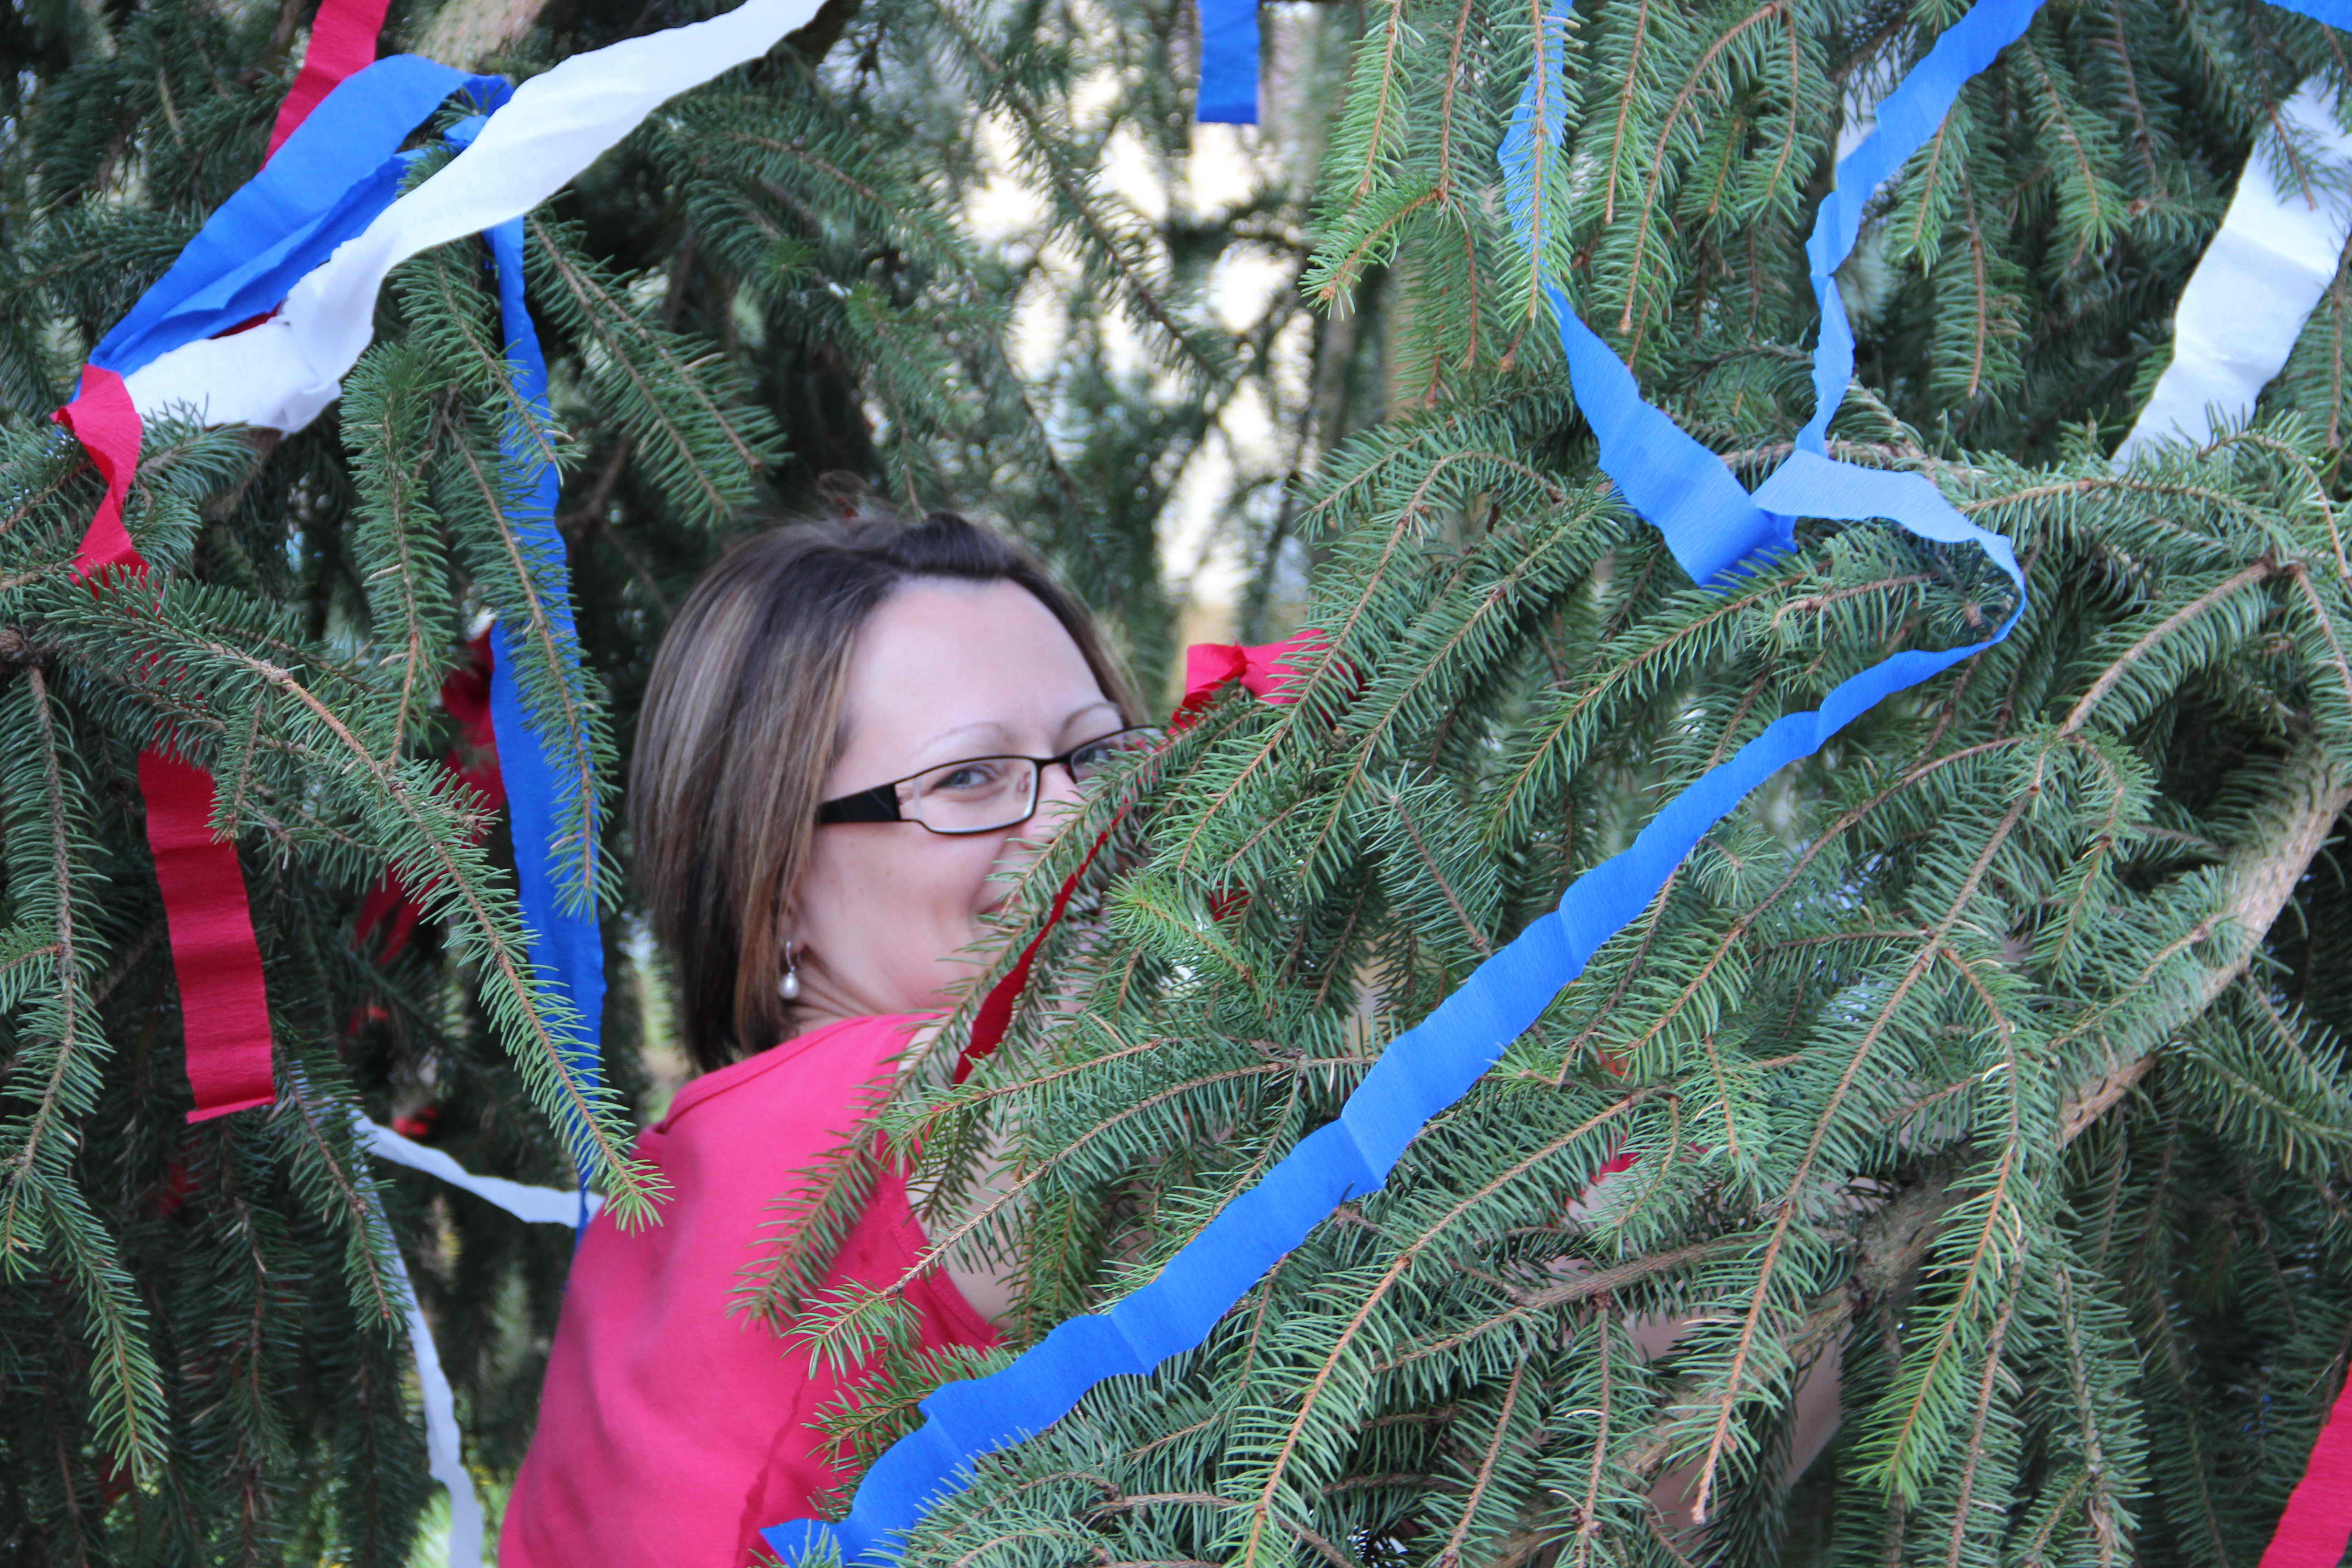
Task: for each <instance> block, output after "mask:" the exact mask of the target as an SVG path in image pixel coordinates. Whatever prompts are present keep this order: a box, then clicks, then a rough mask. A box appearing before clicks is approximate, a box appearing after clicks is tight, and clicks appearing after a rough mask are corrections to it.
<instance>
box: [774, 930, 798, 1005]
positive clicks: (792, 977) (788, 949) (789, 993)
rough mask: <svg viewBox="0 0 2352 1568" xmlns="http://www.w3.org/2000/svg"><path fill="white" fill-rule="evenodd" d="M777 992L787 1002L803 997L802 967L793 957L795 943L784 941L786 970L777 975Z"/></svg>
mask: <svg viewBox="0 0 2352 1568" xmlns="http://www.w3.org/2000/svg"><path fill="white" fill-rule="evenodd" d="M776 994H777V995H779V996H781V997H782V998H783V999H784V1000H785V1001H787V1002H797V1001H799V1000H800V999H801V967H800V965H799V964H798V963H795V962H793V944H792V943H791V942H786V943H784V972H783V973H782V974H779V975H778V976H776Z"/></svg>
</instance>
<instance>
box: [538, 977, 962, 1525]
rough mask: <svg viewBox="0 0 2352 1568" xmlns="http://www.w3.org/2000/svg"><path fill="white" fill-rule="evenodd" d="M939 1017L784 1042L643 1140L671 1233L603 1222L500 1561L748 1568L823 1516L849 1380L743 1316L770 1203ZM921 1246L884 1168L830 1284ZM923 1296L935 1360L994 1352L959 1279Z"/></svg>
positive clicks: (551, 1366) (689, 1101)
mask: <svg viewBox="0 0 2352 1568" xmlns="http://www.w3.org/2000/svg"><path fill="white" fill-rule="evenodd" d="M921 1021H922V1020H920V1019H919V1018H914V1017H904V1016H902V1017H879V1018H853V1019H849V1020H847V1021H846V1022H844V1023H839V1024H834V1025H829V1026H826V1027H824V1028H822V1029H818V1030H815V1031H814V1032H813V1033H810V1034H807V1035H803V1036H801V1037H799V1038H797V1039H792V1040H787V1041H785V1042H784V1043H783V1044H782V1045H781V1046H777V1047H774V1048H773V1049H772V1050H766V1051H762V1052H761V1053H760V1054H759V1055H758V1056H756V1057H752V1058H750V1059H748V1060H745V1061H740V1062H736V1063H734V1064H733V1065H732V1066H730V1067H726V1068H720V1069H719V1071H717V1072H714V1073H711V1074H709V1075H708V1076H706V1077H703V1078H699V1079H695V1080H694V1081H693V1082H691V1083H688V1085H687V1086H686V1087H685V1088H684V1089H680V1090H679V1091H678V1095H677V1101H676V1102H675V1103H674V1104H673V1105H672V1106H671V1108H670V1112H669V1114H668V1115H667V1117H665V1118H663V1119H662V1120H661V1121H659V1122H658V1123H656V1125H654V1126H652V1127H649V1128H647V1129H646V1131H644V1132H643V1133H642V1134H641V1135H639V1137H638V1140H637V1152H638V1153H639V1154H640V1155H641V1156H643V1157H644V1158H645V1159H646V1160H648V1161H650V1162H652V1163H654V1164H655V1165H656V1166H658V1167H660V1169H661V1173H662V1174H663V1175H664V1176H665V1177H666V1178H667V1180H668V1182H669V1184H670V1197H669V1199H668V1201H667V1202H666V1203H664V1204H663V1205H661V1209H660V1214H661V1219H660V1222H659V1223H658V1224H655V1225H646V1226H638V1227H637V1228H636V1229H635V1230H634V1231H630V1232H626V1233H625V1232H623V1231H622V1230H620V1229H619V1228H618V1227H617V1226H614V1223H613V1221H612V1219H611V1218H610V1216H609V1215H606V1214H602V1213H600V1214H599V1215H597V1216H596V1218H595V1219H594V1221H593V1222H592V1223H591V1224H590V1226H589V1227H588V1234H587V1236H586V1237H585V1238H584V1239H583V1241H582V1243H581V1246H580V1251H579V1255H578V1257H577V1258H575V1259H574V1260H573V1262H572V1279H571V1283H570V1285H569V1286H568V1287H567V1288H566V1289H565V1292H564V1299H563V1312H562V1318H561V1319H560V1320H559V1321H558V1322H557V1324H556V1330H555V1345H554V1349H553V1351H552V1352H551V1354H550V1355H549V1358H548V1363H547V1384H546V1386H545V1388H544V1389H543V1390H542V1391H541V1394H540V1405H539V1426H538V1430H537V1432H536V1434H535V1435H534V1436H533V1437H532V1439H531V1445H530V1453H529V1454H528V1455H526V1456H525V1458H524V1459H523V1463H522V1471H521V1473H520V1475H518V1476H517V1477H516V1478H515V1486H514V1491H513V1494H512V1495H511V1496H510V1497H509V1500H508V1502H507V1511H506V1521H505V1525H504V1528H503V1529H502V1531H501V1532H500V1535H499V1568H586V1565H588V1564H594V1565H595V1568H656V1565H658V1568H743V1564H745V1563H749V1562H751V1552H752V1549H753V1547H754V1546H755V1545H756V1544H758V1531H759V1530H760V1528H761V1526H762V1525H770V1524H775V1523H777V1522H779V1521H782V1520H785V1519H789V1518H793V1517H794V1516H799V1517H803V1518H805V1517H806V1516H807V1513H808V1505H809V1500H810V1498H811V1497H812V1496H813V1495H814V1494H815V1493H817V1492H820V1491H822V1490H824V1489H826V1488H828V1487H831V1486H833V1485H834V1484H835V1480H836V1479H837V1477H838V1473H839V1472H838V1469H837V1467H836V1465H835V1457H836V1456H835V1454H834V1453H832V1452H831V1451H830V1449H829V1446H828V1445H827V1444H825V1442H824V1439H823V1437H822V1436H821V1435H820V1434H819V1433H817V1432H816V1431H815V1429H814V1426H813V1425H812V1423H813V1421H814V1416H815V1415H816V1413H817V1411H818V1410H820V1409H821V1408H823V1407H824V1405H827V1404H829V1403H832V1402H833V1401H835V1399H837V1398H838V1397H839V1395H840V1393H841V1387H842V1382H843V1380H842V1379H839V1378H836V1377H835V1376H834V1375H833V1374H832V1373H830V1372H829V1371H827V1370H825V1369H824V1368H821V1367H820V1368H817V1369H814V1370H812V1369H811V1367H810V1365H809V1360H810V1357H809V1352H808V1351H807V1350H806V1349H805V1348H803V1347H801V1346H798V1345H794V1344H788V1343H786V1342H783V1341H782V1339H780V1338H779V1337H778V1336H777V1335H776V1333H775V1332H774V1331H772V1330H771V1329H769V1328H767V1327H765V1326H763V1325H762V1324H761V1323H759V1322H757V1321H753V1320H751V1319H750V1318H748V1317H745V1316H741V1315H738V1314H735V1313H730V1311H729V1310H728V1304H729V1302H730V1300H731V1298H732V1297H733V1295H734V1292H735V1289H736V1287H737V1286H738V1284H739V1283H740V1279H739V1278H738V1271H739V1270H740V1269H742V1268H744V1267H745V1266H747V1265H749V1264H751V1263H752V1262H754V1261H755V1260H756V1259H757V1258H760V1257H762V1256H764V1255H765V1253H764V1247H765V1246H766V1245H772V1240H773V1236H774V1233H773V1231H772V1230H771V1229H769V1228H767V1227H766V1222H767V1221H768V1220H769V1217H770V1215H769V1205H771V1204H772V1203H773V1202H774V1201H775V1200H776V1199H777V1198H780V1197H782V1196H784V1195H785V1194H789V1193H792V1192H793V1191H795V1190H797V1189H798V1188H799V1187H800V1186H801V1185H802V1182H803V1178H802V1177H801V1176H800V1174H799V1173H800V1172H802V1171H803V1170H805V1169H807V1168H808V1167H810V1166H812V1165H814V1164H816V1163H818V1162H819V1161H820V1160H822V1159H823V1158H824V1155H825V1154H826V1153H827V1152H829V1151H831V1150H833V1149H835V1148H837V1147H839V1146H840V1143H841V1134H842V1133H843V1132H845V1131H847V1130H848V1129H849V1127H850V1126H852V1125H853V1124H854V1123H855V1122H856V1120H857V1118H858V1116H859V1114H860V1113H861V1111H862V1110H864V1108H865V1107H866V1104H867V1103H868V1102H869V1095H870V1093H871V1092H872V1091H873V1089H874V1088H875V1087H876V1085H877V1080H887V1078H888V1077H889V1074H890V1071H891V1068H890V1066H889V1058H892V1057H893V1056H895V1055H897V1054H898V1052H899V1051H901V1050H902V1049H904V1048H905V1046H906V1041H907V1037H908V1033H909V1032H910V1031H911V1030H912V1029H914V1027H915V1026H917V1025H918V1024H919V1023H920V1022H921ZM924 1246H925V1243H924V1238H923V1236H922V1233H921V1231H920V1230H919V1229H918V1228H917V1226H916V1224H915V1218H914V1215H913V1214H912V1212H911V1211H910V1210H909V1209H908V1206H907V1189H906V1184H905V1183H904V1182H903V1181H902V1180H901V1179H900V1177H899V1176H898V1174H897V1173H885V1174H884V1175H882V1176H881V1177H880V1178H879V1179H878V1180H877V1182H876V1184H875V1189H874V1196H873V1200H872V1202H871V1203H870V1204H869V1205H867V1207H866V1214H865V1216H864V1217H863V1218H862V1219H860V1220H859V1221H858V1223H857V1225H856V1227H855V1228H854V1229H852V1230H851V1232H850V1234H849V1237H848V1239H847V1240H846V1241H845V1243H844V1244H843V1246H842V1248H841V1251H840V1253H839V1254H838V1256H837V1257H836V1258H835V1260H834V1265H833V1271H832V1274H831V1275H830V1277H829V1279H830V1282H831V1283H834V1284H841V1283H846V1282H848V1281H852V1280H855V1281H857V1282H860V1283H864V1284H871V1285H876V1286H884V1285H889V1284H892V1283H895V1282H896V1281H897V1280H898V1278H899V1277H900V1276H901V1275H903V1274H904V1273H905V1272H906V1271H907V1269H908V1267H909V1266H910V1265H912V1264H913V1263H914V1262H915V1260H916V1259H917V1258H919V1256H920V1255H921V1253H922V1251H923V1249H924ZM907 1301H908V1305H909V1306H910V1307H912V1308H913V1309H914V1310H915V1312H916V1314H917V1317H918V1321H919V1322H920V1324H921V1343H922V1345H923V1347H924V1348H925V1349H940V1348H943V1347H945V1346H949V1345H969V1346H987V1345H993V1344H995V1343H997V1342H998V1336H997V1333H996V1331H995V1330H994V1329H993V1328H992V1327H991V1326H990V1324H989V1323H988V1322H987V1321H986V1320H984V1319H982V1317H981V1316H980V1314H979V1313H978V1312H976V1311H974V1310H972V1308H971V1304H970V1303H969V1302H967V1301H966V1300H964V1298H963V1294H962V1292H961V1291H960V1290H958V1289H956V1286H955V1282H954V1281H953V1280H951V1279H949V1278H948V1277H947V1275H946V1274H944V1273H941V1272H934V1273H932V1274H929V1275H927V1276H925V1277H924V1278H922V1279H918V1280H916V1281H915V1282H914V1283H913V1284H911V1285H909V1286H908V1288H907Z"/></svg>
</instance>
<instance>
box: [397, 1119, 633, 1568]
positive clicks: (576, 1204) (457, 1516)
mask: <svg viewBox="0 0 2352 1568" xmlns="http://www.w3.org/2000/svg"><path fill="white" fill-rule="evenodd" d="M352 1131H353V1132H355V1133H356V1134H357V1135H358V1137H359V1141H360V1142H361V1143H362V1145H363V1146H364V1147H365V1148H366V1149H367V1151H368V1152H370V1153H372V1154H373V1155H375V1156H376V1157H377V1158H379V1159H383V1160H389V1161H391V1162H392V1163H394V1164H395V1165H405V1166H407V1167H408V1168H409V1169H411V1170H413V1171H423V1172H425V1173H427V1174H430V1175H435V1176H438V1177H440V1178H441V1179H442V1180H443V1181H445V1182H446V1183H448V1184H450V1185H451V1186H453V1187H463V1188H464V1189H465V1190H466V1191H467V1192H469V1193H472V1194H474V1195H475V1196H477V1197H480V1198H485V1199H488V1201H489V1202H491V1203H494V1204H496V1205H498V1206H499V1207H500V1208H502V1209H504V1210H506V1211H507V1213H509V1214H510V1215H514V1216H515V1217H516V1218H517V1219H521V1220H530V1221H531V1222H532V1223H533V1224H537V1225H564V1226H568V1225H571V1224H572V1222H573V1221H574V1220H576V1219H577V1218H578V1217H579V1215H580V1194H578V1193H576V1192H567V1191H564V1190H563V1189H562V1188H558V1187H534V1186H528V1185H526V1184H523V1183H521V1182H509V1181H508V1180H507V1179H506V1178H505V1177H503V1176H478V1175H475V1174H474V1173H472V1172H471V1171H468V1170H467V1169H466V1168H465V1167H464V1166H463V1165H460V1164H459V1163H457V1161H455V1160H453V1159H451V1158H450V1157H449V1156H448V1155H446V1154H445V1153H443V1152H441V1151H440V1150H438V1149H427V1148H426V1147H425V1145H423V1144H422V1143H418V1142H414V1141H413V1140H411V1139H407V1138H404V1137H402V1136H401V1135H400V1134H399V1133H397V1132H394V1131H393V1130H392V1129H391V1128H389V1127H385V1126H383V1125H382V1124H381V1123H378V1122H374V1121H369V1120H368V1119H367V1118H366V1117H363V1116H354V1117H353V1118H352ZM598 1201H599V1200H598V1199H597V1198H596V1197H594V1196H593V1194H592V1195H591V1196H590V1197H589V1199H588V1205H589V1208H590V1211H591V1212H592V1213H593V1211H594V1209H595V1206H596V1205H597V1203H598ZM378 1212H379V1213H381V1212H382V1211H381V1210H379V1211H378ZM392 1271H393V1273H394V1276H395V1277H397V1278H398V1279H399V1280H400V1293H401V1296H402V1298H403V1300H402V1308H403V1310H404V1314H405V1317H406V1320H407V1323H408V1344H409V1348H410V1350H411V1351H413V1352H415V1356H416V1386H417V1388H418V1390H419V1392H421V1393H422V1394H423V1395H424V1399H425V1468H426V1469H427V1470H428V1471H429V1472H431V1474H432V1477H433V1479H435V1480H436V1481H439V1482H440V1483H441V1486H442V1488H443V1489H444V1490H446V1491H447V1492H448V1494H449V1568H482V1536H483V1525H482V1500H481V1499H480V1498H478V1497H477V1496H475V1494H474V1478H473V1477H472V1475H471V1474H469V1473H468V1472H467V1469H466V1438H465V1434H464V1433H463V1432H461V1431H460V1430H458V1427H457V1397H456V1395H454V1394H451V1393H450V1391H449V1378H448V1375H447V1374H446V1373H444V1372H443V1371H442V1370H441V1352H439V1350H437V1349H436V1348H435V1346H434V1343H433V1330H432V1328H431V1326H430V1325H429V1324H427V1323H426V1322H425V1312H424V1309H422V1308H421V1307H419V1306H418V1305H417V1303H416V1287H415V1283H414V1282H412V1281H411V1280H410V1279H409V1277H408V1264H407V1262H406V1261H405V1260H404V1259H403V1258H402V1257H401V1256H400V1247H399V1246H398V1245H397V1244H394V1247H393V1248H392Z"/></svg>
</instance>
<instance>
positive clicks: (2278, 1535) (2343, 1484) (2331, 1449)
mask: <svg viewBox="0 0 2352 1568" xmlns="http://www.w3.org/2000/svg"><path fill="white" fill-rule="evenodd" d="M2347 1542H2352V1379H2347V1381H2346V1383H2345V1384H2344V1392H2343V1393H2342V1394H2337V1395H2336V1407H2335V1408H2334V1409H2332V1410H2330V1411H2329V1412H2328V1413H2327V1425H2326V1426H2323V1427H2321V1428H2320V1429H2319V1441H2318V1442H2316V1443H2315V1444H2313V1445H2312V1446H2311V1460H2310V1462H2309V1463H2308V1464H2307V1465H2306V1466H2305V1468H2304V1472H2303V1479H2301V1480H2300V1481H2297V1482H2296V1483H2295V1486H2294V1494H2293V1495H2292V1496H2290V1497H2289V1498H2288V1499H2287V1500H2286V1511H2285V1512H2284V1513H2283V1514H2281V1515H2280V1516H2279V1521H2278V1530H2277V1531H2276V1532H2274V1533H2273V1535H2272V1536H2271V1546H2270V1550H2269V1551H2267V1552H2263V1563H2262V1568H2336V1564H2338V1563H2342V1562H2343V1561H2344V1548H2345V1545H2346V1543H2347Z"/></svg>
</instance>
